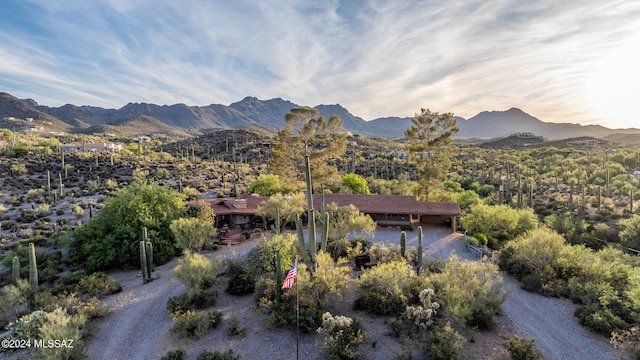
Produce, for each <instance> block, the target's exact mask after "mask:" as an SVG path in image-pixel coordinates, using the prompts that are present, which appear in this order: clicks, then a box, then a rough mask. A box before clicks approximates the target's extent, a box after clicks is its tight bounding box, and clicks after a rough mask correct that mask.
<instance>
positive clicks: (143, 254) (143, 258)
mask: <svg viewBox="0 0 640 360" xmlns="http://www.w3.org/2000/svg"><path fill="white" fill-rule="evenodd" d="M140 270H141V271H142V283H143V284H146V283H147V282H148V281H149V273H148V272H147V271H148V267H147V254H146V249H145V243H144V241H140Z"/></svg>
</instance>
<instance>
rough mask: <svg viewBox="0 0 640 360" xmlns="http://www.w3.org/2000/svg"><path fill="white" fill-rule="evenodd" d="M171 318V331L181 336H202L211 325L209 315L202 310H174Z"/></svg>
mask: <svg viewBox="0 0 640 360" xmlns="http://www.w3.org/2000/svg"><path fill="white" fill-rule="evenodd" d="M171 318H172V320H173V326H172V327H171V332H172V333H174V334H177V335H178V336H179V337H181V338H190V337H196V338H197V337H200V336H201V335H202V334H204V332H205V331H206V330H207V329H208V328H209V327H210V326H211V323H210V321H209V317H208V316H207V314H205V313H204V312H202V311H193V310H187V311H185V312H174V313H173V314H171Z"/></svg>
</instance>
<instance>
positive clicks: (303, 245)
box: [295, 214, 311, 263]
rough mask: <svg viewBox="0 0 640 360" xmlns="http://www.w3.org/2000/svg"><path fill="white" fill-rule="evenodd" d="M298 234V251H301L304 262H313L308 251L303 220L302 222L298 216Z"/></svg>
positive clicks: (296, 220)
mask: <svg viewBox="0 0 640 360" xmlns="http://www.w3.org/2000/svg"><path fill="white" fill-rule="evenodd" d="M295 222H296V232H297V234H298V249H300V253H301V254H302V260H304V261H305V262H307V263H308V262H311V257H310V256H309V252H308V251H307V245H306V243H305V241H304V232H303V231H302V220H300V216H299V215H298V214H296V219H295Z"/></svg>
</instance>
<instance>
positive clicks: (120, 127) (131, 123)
mask: <svg viewBox="0 0 640 360" xmlns="http://www.w3.org/2000/svg"><path fill="white" fill-rule="evenodd" d="M80 132H82V133H85V134H93V133H110V134H115V135H117V136H121V137H122V136H124V137H134V136H137V135H144V134H153V133H160V134H167V135H172V136H176V137H187V136H189V134H188V133H187V131H185V130H184V129H181V128H176V127H173V126H170V125H167V124H165V123H164V122H162V121H160V120H158V119H156V118H152V117H150V116H136V117H134V118H131V119H127V120H119V121H116V122H114V123H112V124H106V125H93V126H91V127H89V128H86V129H82V130H81V131H80Z"/></svg>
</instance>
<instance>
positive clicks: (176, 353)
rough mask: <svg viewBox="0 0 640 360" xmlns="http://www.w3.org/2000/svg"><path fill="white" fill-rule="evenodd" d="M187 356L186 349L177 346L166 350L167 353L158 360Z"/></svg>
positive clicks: (172, 359) (178, 358) (183, 359)
mask: <svg viewBox="0 0 640 360" xmlns="http://www.w3.org/2000/svg"><path fill="white" fill-rule="evenodd" d="M186 358H187V351H186V350H185V349H184V348H177V349H173V350H169V351H167V353H166V354H165V355H164V356H163V357H161V358H160V360H185V359H186Z"/></svg>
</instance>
